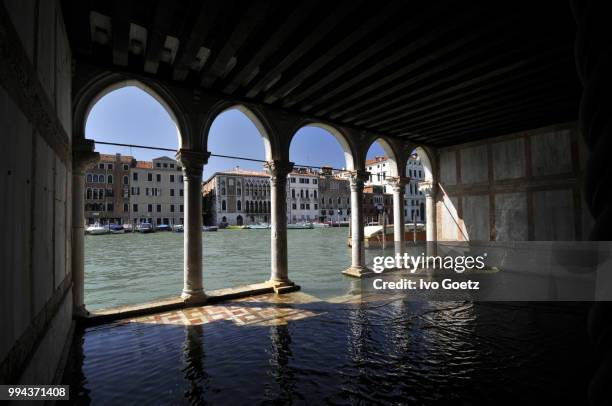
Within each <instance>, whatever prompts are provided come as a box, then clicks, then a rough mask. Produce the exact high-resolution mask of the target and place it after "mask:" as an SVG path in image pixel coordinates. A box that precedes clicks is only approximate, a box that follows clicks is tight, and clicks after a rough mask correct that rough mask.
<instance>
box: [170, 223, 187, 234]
mask: <svg viewBox="0 0 612 406" xmlns="http://www.w3.org/2000/svg"><path fill="white" fill-rule="evenodd" d="M172 231H174V232H175V233H182V232H183V231H185V227H184V226H183V225H182V224H175V225H173V226H172Z"/></svg>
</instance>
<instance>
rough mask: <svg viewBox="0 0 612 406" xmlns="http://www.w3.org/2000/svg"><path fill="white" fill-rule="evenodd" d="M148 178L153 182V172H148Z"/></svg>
mask: <svg viewBox="0 0 612 406" xmlns="http://www.w3.org/2000/svg"><path fill="white" fill-rule="evenodd" d="M147 180H148V181H149V182H153V174H152V173H147Z"/></svg>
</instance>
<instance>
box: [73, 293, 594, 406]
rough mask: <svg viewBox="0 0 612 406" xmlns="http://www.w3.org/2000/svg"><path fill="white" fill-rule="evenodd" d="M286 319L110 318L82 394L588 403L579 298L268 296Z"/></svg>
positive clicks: (118, 400) (82, 350)
mask: <svg viewBox="0 0 612 406" xmlns="http://www.w3.org/2000/svg"><path fill="white" fill-rule="evenodd" d="M243 305H244V306H249V305H253V306H255V305H257V306H291V307H295V308H303V309H308V310H310V311H311V312H313V313H315V314H316V316H313V317H308V318H305V319H302V320H297V321H291V322H289V323H288V324H286V325H278V326H262V325H247V326H239V325H235V324H234V323H232V322H228V321H219V322H213V323H209V324H204V325H198V326H173V325H153V324H139V323H129V324H111V325H105V326H98V327H91V328H88V329H86V330H84V331H79V332H77V334H76V335H75V343H74V348H73V353H72V354H71V357H70V362H69V366H68V369H67V371H66V375H65V379H64V380H65V382H66V383H68V384H70V385H71V396H72V398H73V401H76V402H77V403H79V404H99V405H110V404H121V405H124V404H221V405H226V404H245V405H252V404H290V403H295V404H320V403H329V404H370V403H372V404H387V403H393V404H426V405H429V404H454V405H463V404H465V405H473V404H482V405H497V404H507V403H513V404H544V403H546V404H552V403H558V404H585V403H586V400H585V397H586V392H587V384H588V381H589V379H590V374H591V372H592V371H593V368H592V365H591V361H592V358H593V354H591V347H590V346H589V345H588V339H587V336H586V314H587V311H588V305H586V304H580V303H531V304H530V303H512V304H504V303H470V302H414V301H404V300H402V299H386V300H384V301H371V302H365V303H359V304H333V303H329V302H325V301H321V302H314V303H308V304H291V305H287V304H282V305H281V304H265V303H263V304H262V303H255V302H252V303H251V304H250V303H249V302H247V303H243Z"/></svg>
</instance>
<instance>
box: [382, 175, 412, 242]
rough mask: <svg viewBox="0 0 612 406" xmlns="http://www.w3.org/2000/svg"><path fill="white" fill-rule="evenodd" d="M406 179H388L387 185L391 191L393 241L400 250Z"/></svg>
mask: <svg viewBox="0 0 612 406" xmlns="http://www.w3.org/2000/svg"><path fill="white" fill-rule="evenodd" d="M407 182H408V178H405V177H403V176H398V177H395V178H389V179H388V180H387V183H388V184H389V186H391V188H392V189H393V241H394V243H395V246H396V248H397V246H398V245H399V246H400V248H401V246H402V244H403V242H404V194H405V193H406V183H407Z"/></svg>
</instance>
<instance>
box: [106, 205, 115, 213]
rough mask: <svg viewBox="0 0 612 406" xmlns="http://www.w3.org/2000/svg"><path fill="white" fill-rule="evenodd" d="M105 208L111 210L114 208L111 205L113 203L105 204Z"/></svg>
mask: <svg viewBox="0 0 612 406" xmlns="http://www.w3.org/2000/svg"><path fill="white" fill-rule="evenodd" d="M106 210H108V211H113V210H114V206H113V204H112V203H107V204H106Z"/></svg>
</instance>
